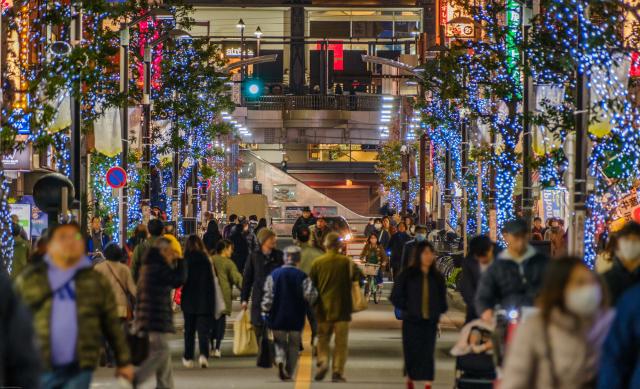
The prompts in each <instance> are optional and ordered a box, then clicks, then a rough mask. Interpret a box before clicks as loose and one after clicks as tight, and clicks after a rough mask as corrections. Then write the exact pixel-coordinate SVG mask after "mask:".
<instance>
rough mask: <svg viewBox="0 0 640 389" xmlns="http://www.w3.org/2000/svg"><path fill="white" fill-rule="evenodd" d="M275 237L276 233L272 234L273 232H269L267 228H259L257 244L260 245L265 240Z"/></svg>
mask: <svg viewBox="0 0 640 389" xmlns="http://www.w3.org/2000/svg"><path fill="white" fill-rule="evenodd" d="M275 236H276V233H275V232H273V230H270V229H268V228H261V229H260V231H258V236H257V237H258V243H260V244H261V245H262V244H263V243H264V242H265V241H266V240H267V239H269V238H271V237H275Z"/></svg>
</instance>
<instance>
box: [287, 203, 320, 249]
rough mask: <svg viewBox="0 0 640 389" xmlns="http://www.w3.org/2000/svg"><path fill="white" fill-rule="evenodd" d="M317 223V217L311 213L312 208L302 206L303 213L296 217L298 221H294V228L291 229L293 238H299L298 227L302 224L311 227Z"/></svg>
mask: <svg viewBox="0 0 640 389" xmlns="http://www.w3.org/2000/svg"><path fill="white" fill-rule="evenodd" d="M314 224H316V218H315V217H313V215H312V214H311V209H309V207H304V208H302V215H301V216H300V217H298V219H296V222H295V223H293V228H292V229H291V237H292V238H293V240H294V241H295V240H297V239H298V229H299V228H300V227H302V226H307V227H311V226H313V225H314Z"/></svg>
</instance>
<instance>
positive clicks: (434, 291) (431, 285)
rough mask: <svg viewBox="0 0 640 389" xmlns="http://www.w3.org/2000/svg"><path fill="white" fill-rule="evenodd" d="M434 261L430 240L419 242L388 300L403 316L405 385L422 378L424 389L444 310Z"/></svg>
mask: <svg viewBox="0 0 640 389" xmlns="http://www.w3.org/2000/svg"><path fill="white" fill-rule="evenodd" d="M435 262H436V254H435V250H434V248H433V246H432V245H431V243H429V242H427V241H422V242H419V243H418V244H417V245H416V249H415V257H414V258H413V260H412V262H411V263H410V265H409V267H407V269H405V270H403V271H402V272H400V274H399V275H398V278H397V279H396V281H395V283H394V285H393V291H392V292H391V302H392V303H393V305H394V307H395V308H396V310H397V311H399V312H400V314H401V317H402V348H403V351H404V364H405V372H406V375H407V389H414V388H415V381H424V382H425V384H424V385H425V386H424V387H425V389H431V384H432V382H433V378H434V370H435V360H434V352H435V344H436V335H437V333H438V322H439V321H440V315H441V314H443V313H444V312H446V311H447V286H446V283H445V279H444V276H443V275H442V274H441V273H440V272H439V271H438V269H436V265H435Z"/></svg>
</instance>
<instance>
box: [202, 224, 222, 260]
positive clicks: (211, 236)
mask: <svg viewBox="0 0 640 389" xmlns="http://www.w3.org/2000/svg"><path fill="white" fill-rule="evenodd" d="M220 240H222V235H221V234H220V229H219V228H218V222H216V221H215V219H211V220H209V224H207V231H206V232H205V233H204V235H203V236H202V242H203V243H204V247H206V249H207V251H208V252H209V253H215V252H216V247H217V246H218V242H219V241H220Z"/></svg>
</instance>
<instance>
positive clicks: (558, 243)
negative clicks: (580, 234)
mask: <svg viewBox="0 0 640 389" xmlns="http://www.w3.org/2000/svg"><path fill="white" fill-rule="evenodd" d="M544 240H548V241H551V258H558V257H561V256H563V255H566V254H567V237H566V235H565V231H564V229H563V228H562V227H561V226H560V220H558V219H553V220H552V221H551V228H549V229H548V230H547V231H546V232H545V234H544Z"/></svg>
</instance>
